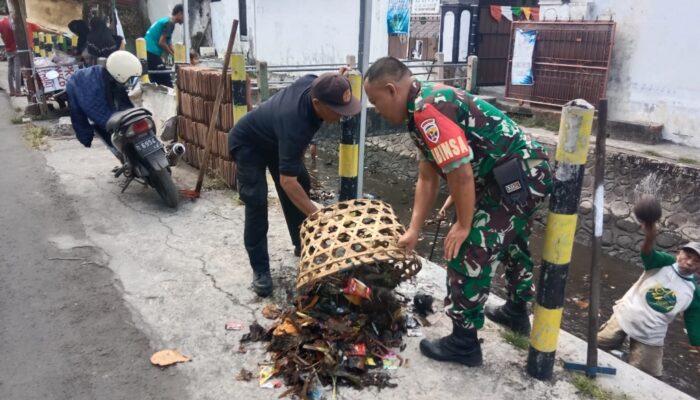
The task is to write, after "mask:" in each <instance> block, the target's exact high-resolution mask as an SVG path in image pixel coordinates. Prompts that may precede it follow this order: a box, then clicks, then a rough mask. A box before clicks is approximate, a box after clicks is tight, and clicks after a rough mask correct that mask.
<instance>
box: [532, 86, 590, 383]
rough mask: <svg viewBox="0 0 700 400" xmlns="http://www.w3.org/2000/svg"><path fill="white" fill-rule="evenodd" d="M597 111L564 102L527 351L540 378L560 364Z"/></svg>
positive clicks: (582, 103)
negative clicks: (558, 356) (579, 214)
mask: <svg viewBox="0 0 700 400" xmlns="http://www.w3.org/2000/svg"><path fill="white" fill-rule="evenodd" d="M593 112H594V109H593V106H592V105H590V104H589V103H588V102H586V101H585V100H582V99H577V100H573V101H570V102H569V103H567V104H565V105H564V107H563V108H562V114H561V119H562V122H561V124H560V128H559V143H558V144H557V150H556V155H555V159H556V161H557V166H556V171H555V173H554V177H553V189H552V195H551V198H550V199H549V213H548V215H547V227H546V229H545V235H544V249H543V250H542V269H541V272H540V282H539V285H538V286H537V304H536V305H535V319H534V322H533V326H532V333H531V334H530V350H529V354H528V357H527V372H528V374H530V376H532V377H534V378H537V379H540V380H545V379H550V378H551V377H552V370H553V368H554V356H555V353H556V350H557V342H558V341H559V330H560V327H561V317H562V312H563V306H564V289H565V288H566V277H567V275H568V273H569V263H570V262H571V252H572V249H573V246H574V236H575V234H576V220H577V212H578V204H579V200H580V197H581V186H582V184H583V174H584V172H585V166H586V158H587V157H588V142H589V139H590V135H591V126H592V125H593Z"/></svg>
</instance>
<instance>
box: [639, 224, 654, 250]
mask: <svg viewBox="0 0 700 400" xmlns="http://www.w3.org/2000/svg"><path fill="white" fill-rule="evenodd" d="M641 225H642V230H643V231H644V242H643V243H642V249H641V250H642V254H649V253H651V252H652V251H653V250H654V242H655V241H656V223H653V224H644V223H643V224H641Z"/></svg>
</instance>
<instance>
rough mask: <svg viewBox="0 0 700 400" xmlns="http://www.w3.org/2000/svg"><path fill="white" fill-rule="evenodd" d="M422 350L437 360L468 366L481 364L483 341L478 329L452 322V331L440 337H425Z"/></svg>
mask: <svg viewBox="0 0 700 400" xmlns="http://www.w3.org/2000/svg"><path fill="white" fill-rule="evenodd" d="M420 352H421V353H423V355H424V356H426V357H428V358H432V359H433V360H437V361H452V362H456V363H460V364H464V365H466V366H468V367H478V366H481V363H482V361H483V360H482V356H481V343H479V338H478V337H477V335H476V329H465V328H462V327H461V326H459V325H458V324H456V323H454V322H453V323H452V333H451V334H450V335H448V336H445V337H443V338H440V339H435V340H428V339H423V340H421V342H420Z"/></svg>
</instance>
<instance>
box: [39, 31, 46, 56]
mask: <svg viewBox="0 0 700 400" xmlns="http://www.w3.org/2000/svg"><path fill="white" fill-rule="evenodd" d="M45 41H46V35H45V34H44V32H39V55H40V56H42V57H46V46H45Z"/></svg>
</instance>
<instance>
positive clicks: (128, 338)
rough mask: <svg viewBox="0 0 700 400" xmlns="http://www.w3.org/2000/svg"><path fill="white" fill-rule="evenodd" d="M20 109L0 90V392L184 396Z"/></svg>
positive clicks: (6, 398) (19, 396) (14, 399)
mask: <svg viewBox="0 0 700 400" xmlns="http://www.w3.org/2000/svg"><path fill="white" fill-rule="evenodd" d="M12 115H13V111H12V107H11V106H10V104H9V102H8V99H7V98H6V96H5V95H4V94H0V121H2V124H0V143H1V144H0V160H2V166H3V168H2V173H1V174H0V188H1V189H0V399H3V400H24V399H71V400H77V399H175V398H181V397H180V396H178V394H182V391H183V389H184V388H185V386H186V383H187V379H186V378H185V377H184V376H183V375H182V374H180V373H178V371H177V370H176V369H170V370H165V371H161V370H159V369H158V368H156V367H153V366H151V365H150V363H149V356H150V354H151V353H152V352H153V351H155V350H156V349H153V348H152V346H151V343H149V339H148V338H147V336H146V335H145V334H144V333H143V332H141V331H140V330H139V329H137V328H136V326H135V323H134V321H133V320H132V313H131V312H130V311H129V309H128V308H127V307H126V305H125V304H124V302H123V300H122V295H121V292H120V289H119V288H120V282H119V280H118V279H116V278H115V276H114V274H113V273H112V271H111V270H110V269H109V268H107V264H108V262H109V258H110V256H109V255H108V254H106V253H105V252H104V251H102V250H101V249H100V248H98V247H95V246H94V245H92V244H91V243H90V242H89V241H88V240H86V236H85V231H84V228H83V225H82V222H81V220H80V217H79V215H78V213H77V212H76V210H75V208H74V204H73V203H74V202H73V200H72V199H71V198H69V197H68V196H66V195H65V193H63V192H62V190H61V187H60V184H59V183H58V181H57V178H56V176H55V174H54V173H53V172H52V171H51V170H50V169H49V168H47V166H46V163H45V160H44V157H43V156H42V155H41V154H40V153H39V152H37V151H35V150H32V149H30V148H29V147H28V146H27V145H26V144H25V143H24V141H23V139H22V137H21V132H22V126H19V125H12V124H11V123H10V122H9V121H10V118H11V116H12ZM108 211H109V210H105V212H108Z"/></svg>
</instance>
